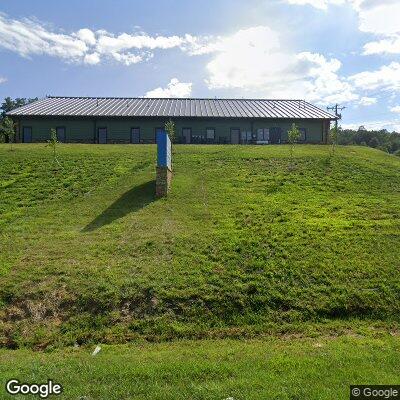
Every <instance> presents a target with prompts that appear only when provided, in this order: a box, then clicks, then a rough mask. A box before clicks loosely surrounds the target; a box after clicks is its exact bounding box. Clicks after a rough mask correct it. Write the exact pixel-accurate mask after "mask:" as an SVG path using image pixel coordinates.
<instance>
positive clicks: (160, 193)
mask: <svg viewBox="0 0 400 400" xmlns="http://www.w3.org/2000/svg"><path fill="white" fill-rule="evenodd" d="M171 180H172V171H171V170H170V169H169V168H168V167H157V168H156V197H164V196H166V195H167V194H168V192H169V189H170V187H171Z"/></svg>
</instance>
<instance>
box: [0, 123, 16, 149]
mask: <svg viewBox="0 0 400 400" xmlns="http://www.w3.org/2000/svg"><path fill="white" fill-rule="evenodd" d="M0 134H1V136H2V137H3V138H7V139H8V142H9V143H10V150H11V151H12V150H13V142H14V139H15V124H14V121H13V120H12V119H11V118H9V117H5V118H4V119H3V120H2V121H1V123H0Z"/></svg>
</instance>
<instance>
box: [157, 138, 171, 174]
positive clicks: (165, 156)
mask: <svg viewBox="0 0 400 400" xmlns="http://www.w3.org/2000/svg"><path fill="white" fill-rule="evenodd" d="M156 140H157V166H158V167H168V168H169V169H170V170H171V169H172V168H171V140H170V138H169V136H168V135H167V132H165V131H159V132H157V138H156Z"/></svg>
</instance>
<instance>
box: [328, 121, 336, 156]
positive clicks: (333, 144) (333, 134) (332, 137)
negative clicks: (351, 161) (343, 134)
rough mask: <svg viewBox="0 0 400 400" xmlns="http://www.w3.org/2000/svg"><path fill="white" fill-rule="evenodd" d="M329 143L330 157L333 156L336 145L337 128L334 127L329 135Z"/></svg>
mask: <svg viewBox="0 0 400 400" xmlns="http://www.w3.org/2000/svg"><path fill="white" fill-rule="evenodd" d="M329 137H330V141H331V156H333V155H334V154H335V149H336V144H337V141H338V128H337V127H336V126H334V127H333V128H332V129H331V131H330V134H329Z"/></svg>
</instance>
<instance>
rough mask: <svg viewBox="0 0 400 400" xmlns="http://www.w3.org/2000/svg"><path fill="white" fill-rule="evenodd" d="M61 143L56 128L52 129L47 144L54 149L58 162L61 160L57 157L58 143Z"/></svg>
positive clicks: (54, 157)
mask: <svg viewBox="0 0 400 400" xmlns="http://www.w3.org/2000/svg"><path fill="white" fill-rule="evenodd" d="M58 143H60V142H59V141H58V139H57V132H56V130H55V129H54V128H51V130H50V140H48V141H47V146H49V147H51V148H52V149H53V161H56V162H57V164H60V162H59V161H58V159H57V144H58Z"/></svg>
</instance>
